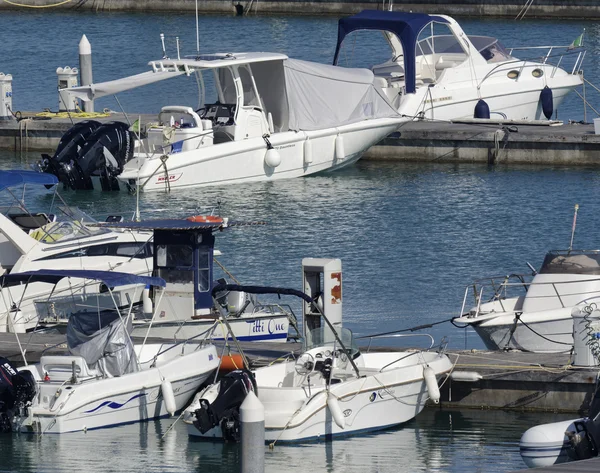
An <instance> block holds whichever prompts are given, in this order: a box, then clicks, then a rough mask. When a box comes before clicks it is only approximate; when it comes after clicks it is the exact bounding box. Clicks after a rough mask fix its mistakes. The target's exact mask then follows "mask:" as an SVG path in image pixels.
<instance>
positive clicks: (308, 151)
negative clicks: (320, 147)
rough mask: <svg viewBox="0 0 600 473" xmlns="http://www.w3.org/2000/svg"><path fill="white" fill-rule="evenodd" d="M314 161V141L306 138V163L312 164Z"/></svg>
mask: <svg viewBox="0 0 600 473" xmlns="http://www.w3.org/2000/svg"><path fill="white" fill-rule="evenodd" d="M312 162H313V150H312V141H310V139H308V138H307V139H306V140H304V164H310V163H312Z"/></svg>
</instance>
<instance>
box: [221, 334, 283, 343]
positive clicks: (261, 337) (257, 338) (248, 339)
mask: <svg viewBox="0 0 600 473" xmlns="http://www.w3.org/2000/svg"><path fill="white" fill-rule="evenodd" d="M287 336H288V334H287V333H272V334H266V335H248V336H243V337H235V338H237V339H238V340H239V341H240V342H258V341H260V340H287ZM213 340H224V338H214V339H213ZM229 340H231V338H229Z"/></svg>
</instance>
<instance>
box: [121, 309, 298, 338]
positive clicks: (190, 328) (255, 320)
mask: <svg viewBox="0 0 600 473" xmlns="http://www.w3.org/2000/svg"><path fill="white" fill-rule="evenodd" d="M227 323H228V325H229V326H230V327H231V330H232V332H233V335H234V336H235V338H236V339H238V340H239V341H246V342H255V341H261V342H285V341H286V340H287V337H288V331H289V325H290V323H289V319H288V316H287V315H285V314H279V315H266V314H264V315H257V314H250V315H248V316H246V317H245V316H242V317H228V318H227ZM214 325H215V319H214V318H210V319H201V320H186V321H185V323H183V321H169V322H161V321H155V322H153V323H152V326H151V327H148V324H147V323H142V324H136V323H134V326H133V332H132V336H138V337H140V336H144V335H146V333H148V336H150V337H158V338H165V339H177V340H184V339H189V338H193V337H196V336H198V335H199V334H201V333H203V332H206V331H207V330H209V329H211V328H212V327H213V326H214ZM226 333H227V328H226V327H224V326H223V325H222V324H220V326H217V327H216V328H215V330H214V332H213V337H212V339H213V340H215V341H222V340H224V339H225V334H226ZM227 339H228V340H231V336H228V337H227Z"/></svg>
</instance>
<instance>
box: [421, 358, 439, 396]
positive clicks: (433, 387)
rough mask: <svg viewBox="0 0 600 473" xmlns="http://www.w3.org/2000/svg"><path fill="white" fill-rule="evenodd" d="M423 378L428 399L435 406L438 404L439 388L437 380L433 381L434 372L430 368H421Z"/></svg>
mask: <svg viewBox="0 0 600 473" xmlns="http://www.w3.org/2000/svg"><path fill="white" fill-rule="evenodd" d="M423 377H424V378H425V384H426V385H427V391H428V392H429V399H431V400H432V401H433V402H435V403H436V404H437V403H438V402H440V388H439V386H438V383H437V379H435V372H434V371H433V369H432V368H431V367H430V366H427V367H425V368H423Z"/></svg>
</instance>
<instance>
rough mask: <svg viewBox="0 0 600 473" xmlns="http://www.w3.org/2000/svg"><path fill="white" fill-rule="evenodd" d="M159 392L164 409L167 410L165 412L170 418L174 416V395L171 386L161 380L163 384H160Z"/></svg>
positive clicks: (164, 380)
mask: <svg viewBox="0 0 600 473" xmlns="http://www.w3.org/2000/svg"><path fill="white" fill-rule="evenodd" d="M160 392H161V394H162V397H163V400H164V401H165V407H166V408H167V412H168V413H169V414H170V415H171V416H174V415H175V411H176V410H177V408H176V404H175V394H174V393H173V386H172V385H171V383H170V382H169V381H167V380H166V379H163V382H162V383H161V384H160Z"/></svg>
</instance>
